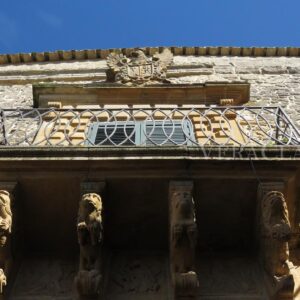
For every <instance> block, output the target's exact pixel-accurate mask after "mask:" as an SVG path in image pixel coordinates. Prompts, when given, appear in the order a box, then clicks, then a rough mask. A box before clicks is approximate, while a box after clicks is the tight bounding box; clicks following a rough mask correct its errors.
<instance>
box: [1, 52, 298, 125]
mask: <svg viewBox="0 0 300 300" xmlns="http://www.w3.org/2000/svg"><path fill="white" fill-rule="evenodd" d="M106 68H107V67H106V61H105V60H103V59H102V60H85V61H69V62H65V61H62V62H51V63H46V62H43V63H27V64H15V65H13V64H7V65H0V107H1V108H17V107H23V108H29V107H32V105H33V101H32V84H36V83H42V82H53V83H54V82H57V83H70V84H72V83H91V82H101V81H105V78H106V75H105V71H106ZM168 79H169V80H170V81H171V82H172V83H176V84H180V83H184V84H189V83H204V82H245V81H246V82H249V83H250V84H251V101H250V103H249V105H280V106H282V107H284V108H285V111H286V112H287V113H288V114H289V115H290V116H291V117H292V119H293V120H294V122H295V123H296V124H297V125H298V126H300V57H232V56H230V57H229V56H228V57H227V56H222V57H221V56H174V64H173V66H171V67H170V68H169V70H168Z"/></svg>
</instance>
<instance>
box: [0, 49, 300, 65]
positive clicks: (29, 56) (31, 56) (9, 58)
mask: <svg viewBox="0 0 300 300" xmlns="http://www.w3.org/2000/svg"><path fill="white" fill-rule="evenodd" d="M168 48H169V49H170V50H171V51H172V53H173V54H174V55H183V56H188V55H196V56H249V57H264V56H267V57H272V56H275V57H276V56H277V57H280V56H289V57H299V56H300V48H299V47H168ZM134 49H136V48H115V49H92V50H58V51H54V52H32V53H15V54H0V65H4V64H23V63H34V62H37V63H38V62H55V61H82V60H93V59H106V57H107V56H108V54H109V53H111V52H117V53H123V54H125V55H129V54H130V53H131V52H132V51H133V50H134ZM142 49H143V50H144V51H145V53H146V54H147V55H153V54H154V53H156V52H158V51H159V52H161V51H162V50H163V49H164V47H146V48H142Z"/></svg>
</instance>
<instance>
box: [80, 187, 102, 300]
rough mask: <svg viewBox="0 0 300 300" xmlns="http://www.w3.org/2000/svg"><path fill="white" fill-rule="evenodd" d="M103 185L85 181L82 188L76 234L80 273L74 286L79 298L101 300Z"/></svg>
mask: <svg viewBox="0 0 300 300" xmlns="http://www.w3.org/2000/svg"><path fill="white" fill-rule="evenodd" d="M104 186H105V185H104V183H103V182H87V183H83V184H82V185H81V191H82V197H81V201H80V203H79V209H78V219H77V235H78V242H79V246H80V261H79V271H78V273H77V275H76V277H75V286H76V289H77V292H78V295H79V297H80V299H82V300H83V299H100V298H99V297H101V294H102V293H101V286H102V283H103V270H102V269H103V264H102V259H103V253H102V252H103V223H102V198H101V196H100V194H102V192H103V189H104Z"/></svg>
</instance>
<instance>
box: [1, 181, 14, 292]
mask: <svg viewBox="0 0 300 300" xmlns="http://www.w3.org/2000/svg"><path fill="white" fill-rule="evenodd" d="M16 190H17V183H16V182H0V294H2V293H3V292H4V287H5V286H6V285H7V284H8V282H9V278H10V275H11V272H12V260H13V259H12V245H11V234H12V231H13V230H14V228H13V213H12V211H13V205H14V203H13V202H14V199H15V197H16Z"/></svg>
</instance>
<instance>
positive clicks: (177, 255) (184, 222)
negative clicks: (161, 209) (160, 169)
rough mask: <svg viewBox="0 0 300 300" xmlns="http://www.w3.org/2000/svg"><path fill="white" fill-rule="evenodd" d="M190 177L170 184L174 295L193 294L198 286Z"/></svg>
mask: <svg viewBox="0 0 300 300" xmlns="http://www.w3.org/2000/svg"><path fill="white" fill-rule="evenodd" d="M192 191H193V183H192V182H191V181H171V182H170V186H169V213H170V215H169V218H170V267H171V277H172V283H173V287H174V294H175V298H176V299H179V298H180V297H194V296H195V295H196V290H197V287H198V276H197V274H196V267H195V248H196V242H197V224H196V217H195V206H194V201H193V196H192Z"/></svg>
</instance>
